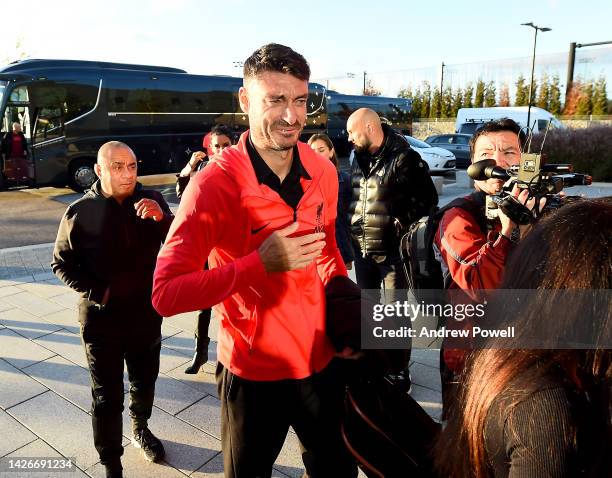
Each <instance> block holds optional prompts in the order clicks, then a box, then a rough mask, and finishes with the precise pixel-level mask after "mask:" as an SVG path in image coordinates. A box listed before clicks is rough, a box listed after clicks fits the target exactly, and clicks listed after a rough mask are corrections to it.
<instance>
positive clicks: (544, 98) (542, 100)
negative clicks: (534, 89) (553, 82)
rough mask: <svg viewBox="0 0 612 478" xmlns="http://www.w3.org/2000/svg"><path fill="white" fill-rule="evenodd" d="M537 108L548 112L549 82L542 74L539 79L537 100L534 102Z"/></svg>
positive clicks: (545, 75)
mask: <svg viewBox="0 0 612 478" xmlns="http://www.w3.org/2000/svg"><path fill="white" fill-rule="evenodd" d="M535 105H536V106H537V107H538V108H544V109H545V110H548V108H549V105H550V82H549V81H548V75H547V74H546V73H544V74H543V75H542V78H541V79H540V88H539V90H538V98H537V100H536V102H535Z"/></svg>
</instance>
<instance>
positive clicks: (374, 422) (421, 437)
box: [342, 377, 441, 478]
mask: <svg viewBox="0 0 612 478" xmlns="http://www.w3.org/2000/svg"><path fill="white" fill-rule="evenodd" d="M440 430H441V427H440V424H438V423H437V422H435V421H434V420H433V419H432V418H431V417H430V416H429V415H428V414H427V412H425V410H423V408H421V406H420V405H419V404H418V403H417V402H416V401H415V400H414V399H413V398H412V397H411V396H410V395H409V394H408V393H407V392H406V391H405V389H403V388H402V387H399V386H396V384H395V383H394V382H393V380H392V379H391V378H389V377H380V378H376V379H370V380H360V381H356V382H354V383H352V384H350V385H349V386H348V390H347V394H346V398H345V415H344V421H343V424H342V437H343V439H344V442H345V444H346V446H347V448H348V450H349V451H350V452H351V454H352V455H353V456H354V457H355V458H356V460H357V462H358V463H359V467H360V468H361V469H362V470H363V472H364V473H365V474H366V475H367V476H368V477H387V478H394V477H403V478H412V477H423V478H425V477H427V478H429V477H435V476H436V474H435V473H434V471H433V459H432V456H431V452H432V449H433V444H434V442H435V440H436V438H437V436H438V434H439V433H440Z"/></svg>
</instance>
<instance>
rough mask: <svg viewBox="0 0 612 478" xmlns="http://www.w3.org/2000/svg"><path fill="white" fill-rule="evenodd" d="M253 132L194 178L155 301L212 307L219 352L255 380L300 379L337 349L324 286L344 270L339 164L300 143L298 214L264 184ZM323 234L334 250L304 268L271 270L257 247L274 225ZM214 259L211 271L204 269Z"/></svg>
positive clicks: (160, 270)
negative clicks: (338, 235) (338, 232)
mask: <svg viewBox="0 0 612 478" xmlns="http://www.w3.org/2000/svg"><path fill="white" fill-rule="evenodd" d="M246 141H248V131H247V132H246V133H244V134H242V136H241V137H240V141H239V142H238V144H237V145H236V146H233V147H231V148H227V149H225V150H224V151H223V152H222V153H221V154H220V155H218V156H215V157H213V158H212V159H211V161H210V162H209V164H208V166H207V167H206V168H204V169H203V170H202V171H201V172H199V173H198V174H196V175H195V176H194V177H193V178H192V179H191V181H190V182H189V185H188V186H187V189H186V190H185V192H184V194H183V197H182V199H181V203H180V206H179V209H178V211H177V214H176V217H175V219H174V222H173V223H172V226H171V228H170V231H169V232H168V237H167V239H166V242H165V244H164V246H163V248H162V250H161V251H160V253H159V256H158V259H157V268H156V270H155V277H154V284H153V305H154V307H155V308H156V309H157V311H158V312H159V313H160V314H161V315H163V316H166V317H167V316H171V315H175V314H178V313H182V312H187V311H193V310H200V309H206V308H208V307H211V306H215V307H214V311H215V314H216V315H217V316H218V317H220V319H221V320H220V328H219V333H218V337H219V343H218V358H219V361H220V362H221V363H222V364H223V365H224V366H225V367H226V368H228V369H229V370H230V371H231V372H232V373H234V374H236V375H238V376H240V377H243V378H246V379H249V380H281V379H300V378H305V377H308V376H310V375H312V374H313V373H315V372H318V371H320V370H322V369H323V368H325V366H326V365H327V364H328V362H329V361H330V360H331V358H332V357H333V355H334V349H333V347H332V345H331V343H330V341H329V339H328V338H327V336H326V333H325V295H324V285H325V284H326V283H327V282H328V281H329V280H330V279H331V278H332V277H334V276H335V275H346V268H345V266H344V262H343V260H342V257H341V255H340V252H339V250H338V248H337V246H336V240H335V225H334V224H335V220H336V204H337V200H338V178H337V173H336V169H335V167H334V165H333V164H332V163H331V162H330V161H327V160H325V159H324V158H323V157H322V156H319V155H318V154H316V153H315V152H314V151H313V150H312V149H311V148H310V147H309V146H308V145H306V144H304V143H298V151H299V155H300V160H301V162H302V165H303V166H304V168H305V169H306V171H307V172H308V174H309V176H310V178H311V179H309V180H308V179H305V178H303V177H302V178H301V179H300V183H301V185H302V188H303V191H304V196H303V197H302V199H301V200H300V202H299V204H298V205H297V208H296V210H295V212H294V210H293V209H292V208H291V206H289V205H287V203H285V201H283V200H282V199H281V197H280V196H279V194H278V193H277V192H276V191H274V190H272V189H270V188H269V187H268V186H266V185H264V184H259V183H258V181H257V177H256V176H255V171H254V170H253V166H252V164H251V160H250V158H249V156H248V153H247V149H246ZM295 220H297V222H298V223H299V229H298V231H297V232H296V233H295V235H298V236H299V235H303V234H308V233H312V232H314V231H315V229H316V230H317V231H318V230H321V229H322V230H323V231H324V232H325V234H326V235H325V241H326V246H325V247H324V249H323V252H322V254H321V255H320V256H319V258H318V259H317V260H316V261H315V262H313V263H312V264H311V265H310V266H308V267H306V268H305V269H300V270H293V271H289V272H278V273H267V272H266V270H265V269H264V265H263V263H262V261H261V258H260V257H259V253H258V251H257V249H258V248H259V246H260V245H261V243H262V242H263V241H264V240H265V239H266V238H267V237H268V236H269V235H270V234H271V233H272V232H274V231H276V230H278V229H283V228H285V227H287V226H288V225H290V224H291V223H293V222H294V221H295ZM207 258H208V261H209V262H208V263H209V267H210V270H203V265H204V263H205V262H206V259H207Z"/></svg>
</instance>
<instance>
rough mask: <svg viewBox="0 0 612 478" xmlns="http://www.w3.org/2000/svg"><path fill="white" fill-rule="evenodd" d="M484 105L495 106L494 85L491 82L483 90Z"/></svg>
mask: <svg viewBox="0 0 612 478" xmlns="http://www.w3.org/2000/svg"><path fill="white" fill-rule="evenodd" d="M484 104H485V106H487V107H490V106H495V105H496V104H497V99H496V98H495V84H494V83H493V82H492V81H489V83H487V86H486V88H485V91H484Z"/></svg>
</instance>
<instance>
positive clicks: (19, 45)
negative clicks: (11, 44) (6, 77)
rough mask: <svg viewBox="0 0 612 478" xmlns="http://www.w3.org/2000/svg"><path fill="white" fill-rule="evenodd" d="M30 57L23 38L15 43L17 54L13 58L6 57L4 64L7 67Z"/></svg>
mask: <svg viewBox="0 0 612 478" xmlns="http://www.w3.org/2000/svg"><path fill="white" fill-rule="evenodd" d="M29 56H30V54H29V53H28V52H27V51H26V49H25V48H24V46H23V38H18V39H17V40H16V41H15V53H14V55H13V56H12V57H8V56H7V57H6V58H4V60H3V62H2V64H3V65H6V64H7V63H11V62H13V61H21V60H25V59H26V58H28V57H29Z"/></svg>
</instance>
